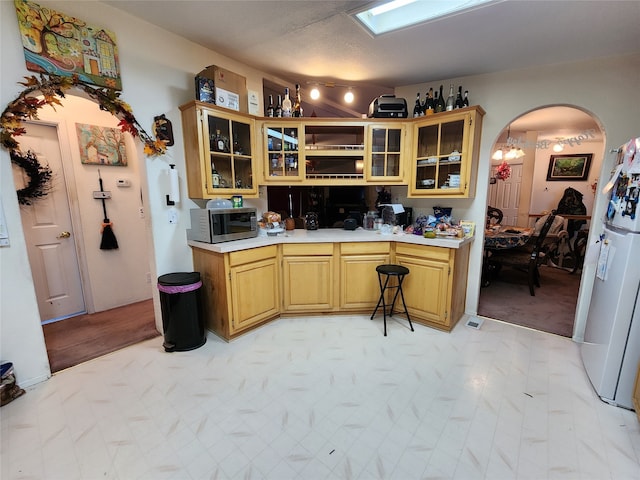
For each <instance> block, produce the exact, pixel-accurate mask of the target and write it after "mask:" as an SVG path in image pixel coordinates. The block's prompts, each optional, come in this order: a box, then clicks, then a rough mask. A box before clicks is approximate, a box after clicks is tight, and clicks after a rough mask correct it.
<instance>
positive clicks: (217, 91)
mask: <svg viewBox="0 0 640 480" xmlns="http://www.w3.org/2000/svg"><path fill="white" fill-rule="evenodd" d="M212 89H213V94H212V93H211V92H212ZM196 99H197V100H199V101H201V102H207V103H214V104H215V105H218V106H220V107H225V108H229V109H231V110H237V111H239V112H243V113H247V112H248V100H247V79H246V78H245V77H243V76H241V75H238V74H237V73H233V72H231V71H229V70H226V69H224V68H220V67H218V66H216V65H211V66H209V67H207V68H205V69H204V70H202V71H201V72H200V73H198V75H197V76H196Z"/></svg>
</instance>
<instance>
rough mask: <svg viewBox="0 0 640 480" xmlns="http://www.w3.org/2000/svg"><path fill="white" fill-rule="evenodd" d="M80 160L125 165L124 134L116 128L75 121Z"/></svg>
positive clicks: (86, 162)
mask: <svg viewBox="0 0 640 480" xmlns="http://www.w3.org/2000/svg"><path fill="white" fill-rule="evenodd" d="M76 131H77V133H78V146H79V147H80V161H81V162H82V163H85V164H89V165H113V166H122V167H124V166H126V165H127V149H126V145H125V134H124V133H123V132H122V131H120V130H118V129H117V128H108V127H100V126H97V125H86V124H83V123H76Z"/></svg>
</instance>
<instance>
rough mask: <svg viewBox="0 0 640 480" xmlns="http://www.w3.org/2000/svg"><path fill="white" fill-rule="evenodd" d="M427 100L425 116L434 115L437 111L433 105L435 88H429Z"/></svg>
mask: <svg viewBox="0 0 640 480" xmlns="http://www.w3.org/2000/svg"><path fill="white" fill-rule="evenodd" d="M426 95H427V100H426V102H425V103H426V106H425V112H424V114H425V115H433V112H434V110H435V105H434V104H433V88H429V91H428V92H427V94H426Z"/></svg>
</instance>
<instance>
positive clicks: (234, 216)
mask: <svg viewBox="0 0 640 480" xmlns="http://www.w3.org/2000/svg"><path fill="white" fill-rule="evenodd" d="M257 236H258V219H257V212H256V209H255V208H250V207H240V208H214V209H203V208H193V209H191V229H190V230H187V238H188V239H189V240H196V241H198V242H206V243H220V242H229V241H231V240H241V239H243V238H252V237H257Z"/></svg>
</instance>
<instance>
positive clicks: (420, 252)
mask: <svg viewBox="0 0 640 480" xmlns="http://www.w3.org/2000/svg"><path fill="white" fill-rule="evenodd" d="M450 254H451V249H450V248H445V247H432V246H430V245H409V244H402V243H396V255H411V256H413V257H418V258H428V259H430V260H440V261H442V262H448V261H449V256H450Z"/></svg>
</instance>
